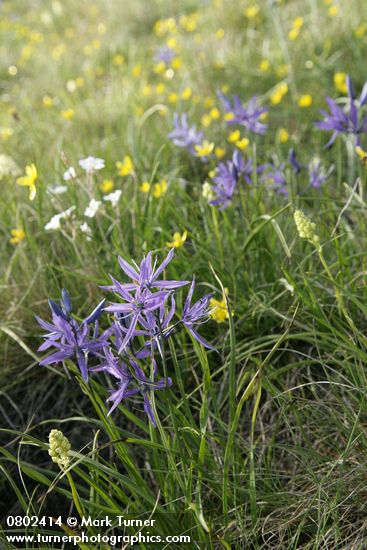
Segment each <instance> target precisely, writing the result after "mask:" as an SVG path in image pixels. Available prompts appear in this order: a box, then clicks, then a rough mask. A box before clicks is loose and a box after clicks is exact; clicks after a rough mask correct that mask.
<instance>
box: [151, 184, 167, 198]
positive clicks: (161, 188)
mask: <svg viewBox="0 0 367 550" xmlns="http://www.w3.org/2000/svg"><path fill="white" fill-rule="evenodd" d="M167 187H168V184H167V182H166V180H161V181H159V182H158V183H155V184H154V187H153V197H154V198H155V199H159V198H160V197H162V196H163V195H164V194H165V193H166V191H167Z"/></svg>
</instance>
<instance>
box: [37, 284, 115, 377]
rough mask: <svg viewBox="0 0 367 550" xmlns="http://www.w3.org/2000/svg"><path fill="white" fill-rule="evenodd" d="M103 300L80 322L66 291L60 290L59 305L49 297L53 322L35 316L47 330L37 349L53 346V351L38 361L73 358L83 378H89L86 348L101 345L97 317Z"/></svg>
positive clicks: (52, 362)
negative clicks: (75, 316) (73, 314)
mask: <svg viewBox="0 0 367 550" xmlns="http://www.w3.org/2000/svg"><path fill="white" fill-rule="evenodd" d="M104 302H105V300H102V302H100V303H99V304H98V306H97V307H96V308H95V309H94V310H93V311H92V313H91V314H90V315H89V316H88V317H87V318H86V319H84V321H82V322H81V323H80V324H79V323H78V322H77V321H76V320H75V319H74V317H73V316H72V306H71V301H70V297H69V294H68V292H67V291H66V290H65V289H64V290H63V291H62V299H61V301H60V306H59V305H58V304H57V303H56V302H53V301H52V300H49V305H50V308H51V313H52V323H50V322H48V321H44V320H43V319H40V318H39V317H36V319H37V321H38V323H39V324H40V325H41V327H42V328H43V329H45V330H46V331H47V334H46V335H45V336H44V338H45V341H44V342H43V344H41V346H40V347H39V348H38V351H45V350H46V349H49V348H56V349H57V350H58V351H56V352H55V353H52V354H51V355H49V356H48V357H46V358H45V359H43V360H42V361H41V362H40V365H52V364H54V363H61V362H62V361H65V359H72V360H75V361H76V363H77V365H78V367H79V369H80V372H81V374H82V377H83V380H84V381H85V382H87V380H88V367H87V359H88V354H89V352H95V351H98V350H99V349H101V348H102V343H101V342H100V341H99V340H98V322H97V320H98V318H99V317H100V315H101V313H102V311H103V306H104ZM93 323H95V327H94V333H93V337H92V338H91V336H90V328H91V325H92V324H93Z"/></svg>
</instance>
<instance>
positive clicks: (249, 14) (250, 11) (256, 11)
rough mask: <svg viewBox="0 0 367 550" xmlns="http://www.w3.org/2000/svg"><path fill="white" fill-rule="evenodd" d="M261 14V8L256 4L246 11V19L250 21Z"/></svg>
mask: <svg viewBox="0 0 367 550" xmlns="http://www.w3.org/2000/svg"><path fill="white" fill-rule="evenodd" d="M259 12H260V8H259V6H258V5H257V4H254V5H252V6H249V7H248V8H246V9H245V17H247V18H248V19H253V18H254V17H256V16H257V15H258V14H259Z"/></svg>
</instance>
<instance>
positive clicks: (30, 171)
mask: <svg viewBox="0 0 367 550" xmlns="http://www.w3.org/2000/svg"><path fill="white" fill-rule="evenodd" d="M36 180H37V168H36V167H35V165H34V164H30V165H28V166H26V167H25V176H22V177H20V178H18V179H17V184H18V185H23V186H24V187H29V200H30V201H33V199H34V198H35V196H36V192H37V190H36Z"/></svg>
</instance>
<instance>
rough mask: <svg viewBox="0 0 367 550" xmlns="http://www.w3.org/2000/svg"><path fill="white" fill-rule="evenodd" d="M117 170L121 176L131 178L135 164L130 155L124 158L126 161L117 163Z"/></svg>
mask: <svg viewBox="0 0 367 550" xmlns="http://www.w3.org/2000/svg"><path fill="white" fill-rule="evenodd" d="M116 168H117V170H118V175H119V176H122V177H124V176H131V175H132V174H133V173H134V164H133V161H132V160H131V157H129V155H126V156H125V157H124V160H123V161H122V162H121V161H117V162H116Z"/></svg>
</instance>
